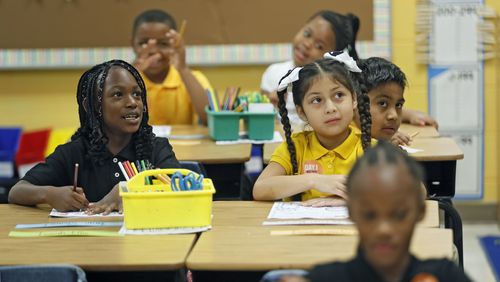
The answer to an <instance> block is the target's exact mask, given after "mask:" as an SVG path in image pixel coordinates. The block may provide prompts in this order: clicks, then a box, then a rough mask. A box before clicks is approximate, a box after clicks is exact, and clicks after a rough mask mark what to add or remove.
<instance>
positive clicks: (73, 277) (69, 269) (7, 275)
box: [0, 265, 87, 282]
mask: <svg viewBox="0 0 500 282" xmlns="http://www.w3.org/2000/svg"><path fill="white" fill-rule="evenodd" d="M0 281H2V282H24V281H38V282H86V281H87V278H86V276H85V272H84V271H83V270H82V269H81V268H80V267H78V266H75V265H19V266H0Z"/></svg>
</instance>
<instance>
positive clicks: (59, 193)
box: [47, 186, 89, 212]
mask: <svg viewBox="0 0 500 282" xmlns="http://www.w3.org/2000/svg"><path fill="white" fill-rule="evenodd" d="M49 191H50V192H49V195H48V196H47V203H48V204H49V205H51V206H52V207H53V208H55V209H56V210H58V211H63V212H64V211H74V210H80V209H84V208H86V207H87V206H88V205H89V201H88V200H87V198H86V197H85V193H83V189H82V188H81V187H77V188H76V191H73V186H64V187H54V189H51V190H49Z"/></svg>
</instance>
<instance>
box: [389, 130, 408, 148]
mask: <svg viewBox="0 0 500 282" xmlns="http://www.w3.org/2000/svg"><path fill="white" fill-rule="evenodd" d="M411 141H412V139H411V137H410V135H408V134H406V133H404V132H401V131H398V132H396V133H395V134H394V135H393V136H392V137H391V143H392V144H394V145H396V146H399V145H404V146H408V145H410V144H411Z"/></svg>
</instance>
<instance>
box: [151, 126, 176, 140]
mask: <svg viewBox="0 0 500 282" xmlns="http://www.w3.org/2000/svg"><path fill="white" fill-rule="evenodd" d="M171 132H172V126H170V125H153V133H154V134H155V135H156V136H158V137H168V136H169V135H170V133H171Z"/></svg>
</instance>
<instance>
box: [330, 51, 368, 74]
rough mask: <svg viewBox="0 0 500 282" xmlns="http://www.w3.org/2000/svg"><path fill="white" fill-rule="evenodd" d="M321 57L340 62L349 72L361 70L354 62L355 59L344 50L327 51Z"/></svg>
mask: <svg viewBox="0 0 500 282" xmlns="http://www.w3.org/2000/svg"><path fill="white" fill-rule="evenodd" d="M323 58H326V59H332V60H335V61H338V62H341V63H343V64H344V65H345V66H346V68H347V69H348V70H349V71H351V72H361V69H360V68H359V67H358V65H357V64H356V61H354V59H353V58H352V57H351V56H349V54H348V53H347V52H345V51H332V52H327V53H325V54H324V55H323Z"/></svg>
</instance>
